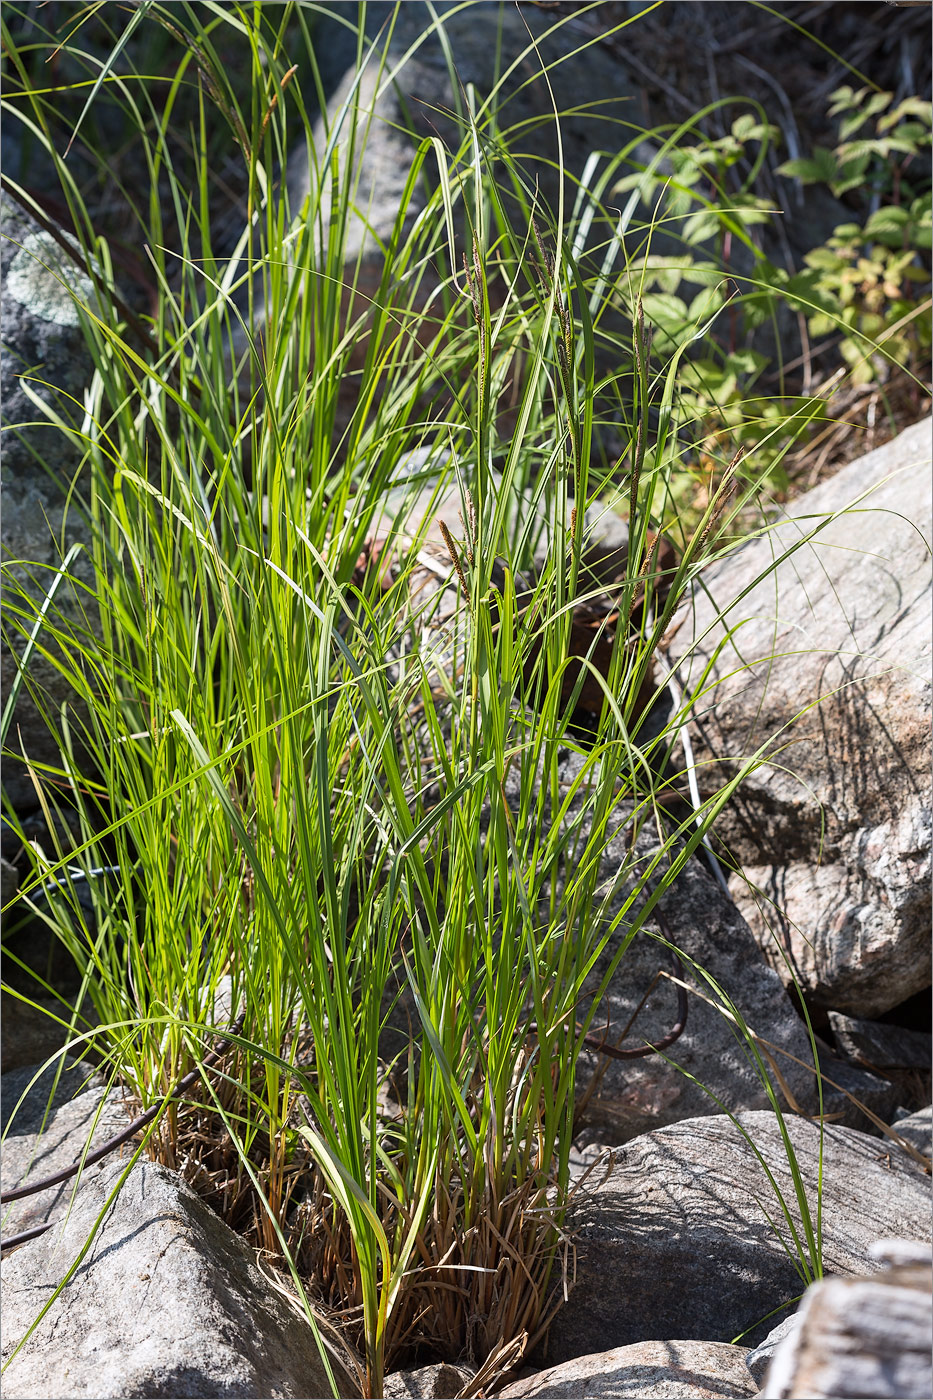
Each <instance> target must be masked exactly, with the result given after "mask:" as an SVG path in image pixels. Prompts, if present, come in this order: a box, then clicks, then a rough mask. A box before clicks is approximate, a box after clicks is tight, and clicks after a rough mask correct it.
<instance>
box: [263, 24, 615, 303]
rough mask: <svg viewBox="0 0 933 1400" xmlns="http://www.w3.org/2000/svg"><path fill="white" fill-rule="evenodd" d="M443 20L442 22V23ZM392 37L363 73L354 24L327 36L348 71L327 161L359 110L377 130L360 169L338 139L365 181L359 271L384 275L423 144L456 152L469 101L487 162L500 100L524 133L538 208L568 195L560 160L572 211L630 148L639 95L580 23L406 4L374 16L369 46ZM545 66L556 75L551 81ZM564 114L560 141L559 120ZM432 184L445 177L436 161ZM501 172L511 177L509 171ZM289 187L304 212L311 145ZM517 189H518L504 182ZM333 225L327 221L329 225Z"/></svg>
mask: <svg viewBox="0 0 933 1400" xmlns="http://www.w3.org/2000/svg"><path fill="white" fill-rule="evenodd" d="M435 16H436V20H435ZM389 31H391V33H390V38H389V41H388V45H387V59H386V62H385V64H384V66H383V65H381V64H380V62H379V58H378V49H377V54H376V55H375V56H374V57H373V59H372V60H371V61H369V62H368V63H367V64H366V65H365V67H364V68H363V70H362V72H360V71H359V70H358V68H357V64H356V52H355V47H350V46H347V44H346V34H345V27H344V26H343V25H341V24H340V21H339V20H330V21H329V22H325V23H324V24H323V25H322V27H321V42H320V49H321V52H322V53H325V52H327V51H328V50H329V49H330V48H331V47H332V44H333V43H334V41H336V40H337V36H338V35H340V34H341V32H342V43H343V46H344V47H343V49H342V52H343V54H344V56H345V59H346V62H347V66H346V72H345V73H344V75H343V78H342V80H341V81H340V82H339V83H338V84H337V87H336V89H335V90H334V91H333V93H332V94H331V96H330V99H329V101H328V104H327V114H326V118H322V119H321V121H320V122H319V123H318V126H317V127H316V129H315V132H314V144H315V147H316V149H317V152H318V154H319V156H320V154H321V153H323V152H324V151H325V149H326V148H327V140H328V132H329V130H331V129H332V128H333V126H334V124H335V123H336V122H337V121H338V120H339V117H340V114H341V113H342V111H343V109H344V107H345V106H346V105H348V104H351V103H355V104H356V105H357V107H358V109H359V113H360V121H361V125H362V126H363V127H364V128H365V129H366V140H365V143H364V142H362V141H361V140H359V139H357V142H356V145H355V150H354V151H353V157H354V163H353V165H352V166H351V165H350V164H349V157H350V153H351V151H350V144H349V124H348V123H346V122H345V123H344V126H343V127H342V129H341V133H340V135H339V137H338V141H337V148H336V149H337V152H338V156H339V159H340V161H341V162H342V167H343V169H342V173H343V178H344V180H345V179H346V178H347V176H348V175H350V176H351V177H352V176H353V175H354V174H356V173H358V175H359V184H358V187H357V190H356V197H355V204H356V208H357V210H358V211H359V212H358V216H357V217H356V218H354V219H353V221H352V222H351V224H350V226H349V228H348V235H347V242H346V246H345V249H344V256H345V258H346V260H347V261H349V262H354V263H355V262H356V260H357V258H358V257H359V256H360V255H361V254H363V255H364V258H365V259H368V260H371V261H372V262H373V265H374V273H375V276H376V279H377V280H378V276H379V275H380V274H381V269H382V258H383V252H382V250H381V248H380V245H382V248H384V246H385V245H386V244H387V243H388V242H389V240H390V238H391V234H392V230H393V228H394V226H395V223H396V219H397V218H398V215H399V213H400V212H403V198H404V196H405V192H406V184H407V181H408V175H409V171H410V169H411V165H412V160H413V158H414V153H415V148H416V146H417V144H418V142H419V141H421V140H423V139H424V138H426V137H435V136H439V137H440V138H441V140H442V142H443V143H444V145H445V146H446V148H447V150H448V151H449V152H450V153H451V155H452V154H453V153H455V152H456V150H457V148H458V147H459V146H460V144H461V142H462V141H463V139H464V137H465V135H466V134H467V132H468V130H469V128H468V125H467V123H466V113H467V110H468V109H467V105H466V104H467V100H468V94H470V92H471V90H472V93H473V94H474V95H475V104H476V109H477V120H478V125H479V127H480V139H481V142H482V144H483V146H484V148H485V154H486V156H487V158H492V159H494V158H495V153H496V138H495V134H494V132H493V131H492V129H491V127H490V126H489V123H488V119H487V117H486V116H484V114H483V112H482V107H483V104H484V103H486V101H487V99H489V98H490V97H491V96H492V94H493V93H494V92H495V93H496V105H497V121H498V125H499V127H500V129H502V128H513V127H514V128H516V129H517V132H518V137H517V140H516V141H515V142H514V143H513V144H514V145H515V147H516V149H517V150H518V151H520V152H521V155H520V158H518V159H517V166H518V172H519V175H520V178H521V179H522V180H523V181H524V184H525V187H526V190H527V192H528V195H529V199H531V198H532V197H533V196H534V193H535V190H536V189H537V190H538V191H539V193H540V196H541V200H542V202H543V204H544V206H545V207H546V208H548V209H550V210H552V211H554V212H555V213H556V210H557V207H558V199H559V196H560V192H561V181H560V175H559V160H560V158H561V155H562V157H563V163H564V167H565V170H566V171H567V173H568V175H569V176H570V177H571V179H570V180H568V182H567V185H566V186H565V191H564V193H565V198H566V200H567V209H568V213H569V210H570V208H572V204H573V198H574V191H575V184H574V180H576V181H579V179H580V178H581V177H582V175H583V173H584V169H585V167H586V164H587V162H588V160H590V158H591V157H592V156H593V154H594V153H595V152H600V151H602V152H610V153H612V152H617V151H618V150H619V149H620V147H621V146H622V145H624V144H625V141H626V140H627V139H629V137H628V128H627V127H626V126H625V125H624V123H625V122H626V119H630V112H629V109H630V107H631V105H632V98H633V97H634V96H635V95H636V94H637V91H638V89H637V87H636V86H635V85H634V84H633V83H632V82H631V80H630V78H629V77H628V75H627V74H626V72H625V70H624V68H623V67H622V65H621V64H620V63H619V60H618V58H617V57H616V56H615V55H614V54H613V53H612V52H611V50H610V49H609V47H608V46H607V45H606V44H605V43H596V44H593V43H590V44H586V42H585V39H584V38H583V37H581V35H580V33H579V30H578V29H577V28H576V27H575V26H573V25H572V24H567V23H566V22H563V23H561V22H560V17H559V16H555V15H550V14H546V13H544V12H542V11H538V10H537V9H536V8H535V7H534V6H530V5H525V6H522V7H521V11H519V10H518V8H515V9H512V8H510V7H508V6H503V5H500V4H498V3H497V0H479V3H474V4H472V5H468V6H461V5H457V4H453V3H449V0H441V3H439V4H436V5H433V6H430V7H429V6H428V5H427V4H425V3H423V0H412V2H411V3H409V4H406V5H402V6H400V7H398V10H397V11H396V7H395V6H393V5H390V4H386V3H374V4H370V5H367V8H366V39H367V43H369V42H371V41H373V40H374V39H376V38H377V36H378V35H380V34H382V35H383V36H384V35H385V34H386V33H387V32H389ZM545 69H546V70H547V74H546V78H545ZM555 108H556V110H557V112H558V113H560V114H561V116H560V142H559V141H558V133H557V127H556V124H555V121H554V111H555ZM428 173H429V178H430V179H432V180H436V178H437V169H436V163H434V161H433V157H432V160H431V162H430V163H429V166H428ZM500 173H503V174H504V171H502V168H501V166H500ZM288 179H289V185H290V188H291V193H292V203H293V207H294V208H298V207H299V205H300V203H301V200H302V198H303V197H304V195H305V194H306V193H307V190H308V158H307V155H306V153H305V152H304V151H303V150H301V149H300V148H296V151H295V153H294V154H293V156H292V157H291V158H290V160H289V167H288ZM505 183H507V181H506V182H505ZM408 197H409V204H408V208H407V210H404V212H405V214H406V216H407V222H408V226H409V227H410V226H411V224H412V223H413V222H414V220H415V219H416V217H417V216H418V214H419V213H420V211H421V210H422V209H423V207H424V192H423V190H422V189H421V188H419V187H417V186H416V187H415V188H414V189H413V190H411V191H409V192H408ZM326 223H327V220H326V218H325V220H324V224H325V227H326Z"/></svg>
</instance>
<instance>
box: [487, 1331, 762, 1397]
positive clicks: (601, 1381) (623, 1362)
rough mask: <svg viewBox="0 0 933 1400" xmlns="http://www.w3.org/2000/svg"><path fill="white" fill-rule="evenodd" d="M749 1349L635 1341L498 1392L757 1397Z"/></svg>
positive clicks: (516, 1394) (512, 1394)
mask: <svg viewBox="0 0 933 1400" xmlns="http://www.w3.org/2000/svg"><path fill="white" fill-rule="evenodd" d="M745 1356H746V1349H745V1347H733V1346H727V1345H725V1344H723V1343H722V1342H635V1343H634V1344H633V1345H632V1346H627V1347H616V1348H614V1349H613V1350H612V1351H603V1352H598V1353H596V1354H594V1355H592V1356H580V1357H577V1358H576V1360H574V1361H565V1362H564V1363H563V1365H561V1366H552V1367H551V1368H550V1369H549V1370H547V1371H539V1372H538V1374H537V1375H535V1376H530V1377H528V1378H527V1379H526V1380H522V1381H518V1382H517V1383H516V1384H514V1385H510V1386H507V1387H506V1389H505V1390H502V1391H500V1392H499V1394H500V1395H501V1396H502V1397H503V1400H533V1397H537V1396H541V1397H542V1400H543V1397H545V1396H547V1397H549V1400H550V1397H552V1396H553V1397H555V1400H557V1397H560V1400H584V1397H585V1400H590V1397H592V1398H593V1400H597V1397H602V1396H606V1397H610V1396H612V1397H618V1400H622V1397H625V1400H644V1397H645V1396H649V1395H650V1396H651V1397H652V1400H655V1397H658V1398H659V1400H661V1398H662V1397H663V1400H719V1397H720V1396H723V1397H724V1396H738V1395H755V1394H756V1393H757V1385H756V1383H755V1382H754V1381H753V1380H752V1378H751V1376H750V1375H749V1373H748V1369H747V1367H746V1365H745Z"/></svg>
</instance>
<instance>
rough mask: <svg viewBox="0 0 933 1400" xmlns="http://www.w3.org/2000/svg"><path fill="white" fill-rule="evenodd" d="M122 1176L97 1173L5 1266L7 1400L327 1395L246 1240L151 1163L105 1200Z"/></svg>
mask: <svg viewBox="0 0 933 1400" xmlns="http://www.w3.org/2000/svg"><path fill="white" fill-rule="evenodd" d="M126 1171H127V1164H126V1163H125V1162H121V1161H111V1160H106V1161H104V1162H102V1163H100V1165H99V1166H98V1167H96V1168H91V1170H90V1171H89V1172H87V1173H86V1174H85V1177H84V1179H83V1182H82V1185H81V1188H80V1190H79V1192H78V1194H77V1197H76V1199H75V1202H74V1205H73V1207H72V1209H71V1212H70V1214H69V1215H68V1217H67V1220H66V1221H65V1223H64V1224H63V1225H62V1227H61V1228H60V1229H57V1230H54V1231H51V1232H49V1233H48V1234H46V1235H43V1236H42V1237H41V1238H40V1239H38V1240H34V1241H32V1242H31V1243H29V1244H26V1245H24V1246H23V1247H22V1248H21V1249H19V1250H17V1251H16V1252H15V1253H14V1254H12V1255H11V1256H10V1257H9V1258H7V1259H4V1261H3V1265H2V1280H3V1355H4V1360H5V1361H7V1362H8V1364H7V1366H6V1369H5V1371H4V1384H3V1393H4V1395H6V1396H9V1397H10V1400H14V1397H17V1396H21V1397H24V1400H26V1397H28V1400H35V1398H36V1397H37V1396H53V1395H57V1396H69V1397H79V1396H89V1397H90V1396H104V1395H106V1396H133V1395H159V1396H187V1397H190V1396H199V1395H203V1396H225V1397H226V1396H231V1397H232V1396H257V1395H262V1396H270V1397H279V1396H281V1397H295V1400H301V1397H307V1396H326V1395H331V1394H333V1390H332V1388H331V1385H330V1382H329V1380H328V1378H327V1374H326V1371H325V1369H324V1366H323V1363H322V1361H321V1357H320V1353H319V1351H318V1347H317V1344H316V1342H315V1338H314V1333H313V1331H312V1329H311V1327H310V1325H309V1324H308V1323H307V1322H306V1321H305V1320H304V1319H303V1318H302V1317H300V1316H299V1314H298V1312H297V1310H296V1309H294V1308H293V1307H291V1306H290V1305H289V1304H288V1303H287V1302H286V1301H285V1299H284V1298H282V1297H281V1295H280V1294H279V1293H278V1292H277V1291H276V1290H275V1289H274V1288H273V1287H272V1285H271V1284H270V1281H269V1279H268V1277H267V1275H266V1274H265V1273H264V1272H263V1271H262V1270H261V1269H260V1268H259V1266H258V1265H257V1263H256V1260H255V1257H254V1255H253V1252H252V1250H250V1249H249V1248H248V1247H247V1245H246V1244H245V1243H244V1241H243V1240H241V1239H240V1238H239V1236H238V1235H235V1234H234V1233H233V1231H232V1230H231V1229H230V1228H229V1227H228V1226H227V1225H225V1224H224V1223H223V1221H221V1220H220V1219H219V1217H218V1216H216V1215H214V1213H213V1212H212V1211H211V1210H209V1209H208V1207H207V1206H206V1205H205V1204H204V1203H203V1202H202V1201H200V1200H199V1199H198V1197H197V1196H196V1195H195V1194H194V1192H193V1191H192V1190H191V1189H190V1187H188V1186H186V1185H185V1183H184V1182H183V1181H182V1180H181V1178H180V1177H179V1176H178V1175H177V1174H175V1173H174V1172H170V1171H168V1170H166V1169H165V1168H164V1167H159V1166H155V1165H153V1164H152V1163H143V1162H139V1163H137V1164H136V1165H135V1166H134V1167H133V1168H132V1169H131V1170H130V1172H129V1176H128V1177H127V1179H126V1181H125V1182H124V1183H123V1186H122V1188H121V1189H120V1190H119V1194H117V1195H116V1198H115V1199H114V1200H112V1201H111V1200H110V1197H111V1195H112V1194H113V1193H114V1192H116V1191H117V1188H118V1186H119V1183H120V1177H121V1175H122V1174H123V1173H124V1172H126ZM99 1216H101V1217H102V1218H101V1220H100V1226H99V1228H98V1217H99ZM88 1241H91V1243H90V1247H89V1249H88V1251H87V1253H86V1254H85V1255H84V1256H83V1259H82V1261H81V1264H80V1267H79V1268H78V1269H77V1271H76V1272H74V1273H73V1274H72V1275H71V1277H70V1278H68V1274H69V1271H70V1270H71V1268H72V1265H73V1264H74V1263H75V1262H76V1261H77V1260H78V1258H79V1255H80V1254H81V1251H82V1250H83V1249H84V1247H85V1245H86V1244H87V1243H88ZM66 1278H68V1281H67V1283H65V1286H64V1288H63V1289H62V1291H61V1293H59V1294H58V1296H57V1297H54V1294H55V1291H56V1289H57V1288H58V1286H59V1284H60V1283H62V1282H63V1280H65V1279H66ZM53 1297H54V1301H53ZM46 1304H50V1306H49V1308H48V1311H47V1312H45V1313H44V1315H43V1316H42V1318H41V1320H40V1321H39V1323H38V1325H37V1326H36V1327H35V1328H34V1330H33V1331H31V1332H30V1331H29V1329H30V1327H32V1324H33V1323H34V1322H35V1321H36V1318H37V1317H38V1315H39V1313H40V1312H41V1311H42V1309H43V1307H45V1305H46ZM27 1334H28V1335H27ZM20 1343H22V1346H20ZM347 1386H348V1381H347V1378H346V1376H342V1377H341V1379H340V1380H339V1381H338V1388H339V1391H340V1393H341V1394H343V1395H348V1394H352V1393H353V1392H352V1390H351V1389H349V1388H345V1387H347Z"/></svg>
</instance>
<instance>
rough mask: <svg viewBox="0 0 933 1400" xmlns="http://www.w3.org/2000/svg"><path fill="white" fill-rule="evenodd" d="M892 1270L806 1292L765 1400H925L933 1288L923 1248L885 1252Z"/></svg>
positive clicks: (932, 1353)
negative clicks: (895, 1399)
mask: <svg viewBox="0 0 933 1400" xmlns="http://www.w3.org/2000/svg"><path fill="white" fill-rule="evenodd" d="M888 1257H889V1258H891V1259H892V1262H893V1263H894V1264H895V1267H893V1268H889V1269H885V1270H884V1271H883V1272H881V1273H878V1274H874V1275H872V1276H871V1277H869V1278H845V1279H844V1278H831V1279H825V1280H824V1281H823V1282H822V1283H817V1284H814V1285H813V1287H812V1288H810V1289H808V1290H807V1293H806V1296H805V1298H804V1300H803V1302H802V1303H801V1305H800V1313H799V1316H800V1326H799V1327H798V1328H797V1329H796V1330H795V1331H793V1332H792V1333H791V1334H790V1335H789V1336H787V1337H786V1338H785V1339H784V1340H783V1341H782V1342H781V1343H780V1344H779V1346H778V1348H777V1351H776V1352H775V1354H774V1360H773V1361H772V1363H771V1368H770V1370H769V1372H768V1376H767V1379H766V1382H765V1386H764V1389H763V1390H762V1392H761V1394H762V1397H763V1400H823V1398H824V1397H839V1400H888V1397H900V1398H901V1400H930V1396H931V1394H933V1346H931V1336H933V1288H931V1272H930V1263H931V1258H933V1255H931V1251H930V1249H929V1247H928V1246H923V1245H906V1244H900V1248H899V1250H898V1251H895V1250H889V1251H888Z"/></svg>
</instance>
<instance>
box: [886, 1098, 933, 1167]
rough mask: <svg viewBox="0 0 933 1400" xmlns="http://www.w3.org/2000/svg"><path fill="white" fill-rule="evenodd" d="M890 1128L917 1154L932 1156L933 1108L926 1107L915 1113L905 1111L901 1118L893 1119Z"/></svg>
mask: <svg viewBox="0 0 933 1400" xmlns="http://www.w3.org/2000/svg"><path fill="white" fill-rule="evenodd" d="M891 1127H892V1128H894V1129H895V1130H896V1132H897V1133H898V1134H899V1136H900V1137H902V1138H906V1140H907V1141H908V1142H909V1143H910V1144H911V1145H912V1146H913V1147H916V1149H917V1151H918V1152H923V1153H924V1154H925V1155H926V1156H927V1157H930V1156H931V1155H933V1108H931V1107H929V1106H927V1107H926V1108H921V1109H919V1110H918V1111H917V1112H916V1113H907V1112H906V1111H905V1112H904V1113H903V1116H902V1117H896V1118H895V1119H894V1122H893V1123H892V1124H891Z"/></svg>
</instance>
